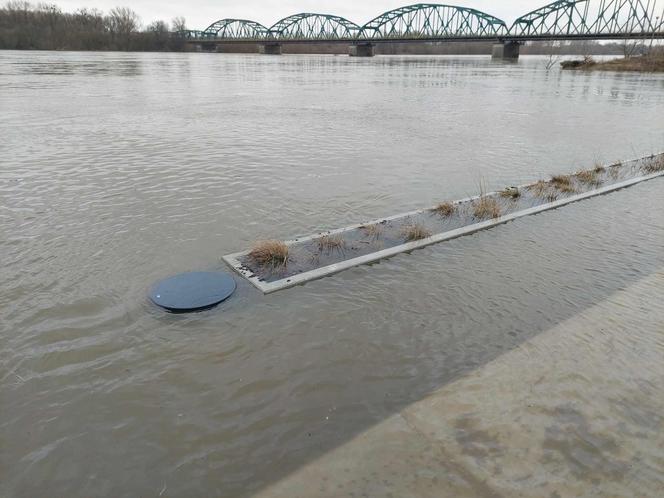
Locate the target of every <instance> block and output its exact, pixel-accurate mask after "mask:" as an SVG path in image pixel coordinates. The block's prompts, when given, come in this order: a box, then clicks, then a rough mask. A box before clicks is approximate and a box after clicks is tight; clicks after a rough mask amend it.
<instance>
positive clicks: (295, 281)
mask: <svg viewBox="0 0 664 498" xmlns="http://www.w3.org/2000/svg"><path fill="white" fill-rule="evenodd" d="M660 176H664V171H660V172H657V173H652V174H650V175H643V176H639V177H636V178H631V179H629V180H624V181H622V182H619V183H614V184H612V185H607V186H606V187H602V188H599V189H596V190H591V191H588V192H584V193H581V194H577V195H573V196H571V197H567V198H565V199H559V200H557V201H554V202H550V203H547V204H541V205H539V206H535V207H532V208H529V209H524V210H521V211H517V212H514V213H510V214H507V215H505V216H501V217H499V218H496V219H492V220H488V221H483V222H480V223H474V224H472V225H467V226H465V227H461V228H457V229H454V230H450V231H447V232H442V233H438V234H435V235H432V236H431V237H427V238H426V239H422V240H416V241H413V242H407V243H404V244H400V245H398V246H394V247H390V248H388V249H382V250H380V251H376V252H373V253H371V254H365V255H363V256H358V257H356V258H352V259H348V260H346V261H341V262H339V263H335V264H332V265H329V266H323V267H321V268H316V269H314V270H310V271H307V272H304V273H300V274H298V275H293V276H291V277H287V278H283V279H281V280H276V281H274V282H264V281H261V280H259V279H258V277H256V276H254V275H253V272H251V270H249V269H246V268H245V267H244V266H243V265H242V263H241V262H240V258H241V257H243V256H246V255H247V254H248V253H249V251H248V250H247V251H242V252H237V253H234V254H229V255H226V256H224V257H223V260H224V261H225V262H226V263H228V265H230V266H231V268H233V270H235V271H236V272H237V273H239V274H240V275H242V276H243V277H244V278H246V279H247V280H249V282H251V284H253V285H254V286H255V287H256V288H257V289H259V290H260V291H262V292H263V293H264V294H270V293H272V292H276V291H279V290H283V289H287V288H289V287H294V286H296V285H301V284H304V283H306V282H310V281H311V280H317V279H319V278H322V277H326V276H328V275H333V274H334V273H338V272H341V271H343V270H347V269H348V268H353V267H355V266H359V265H363V264H367V263H372V262H374V261H378V260H381V259H385V258H389V257H391V256H394V255H396V254H400V253H402V252H408V251H412V250H414V249H419V248H421V247H426V246H429V245H431V244H437V243H439V242H443V241H445V240H450V239H455V238H457V237H462V236H464V235H470V234H473V233H475V232H479V231H481V230H487V229H489V228H492V227H495V226H498V225H502V224H504V223H507V222H509V221H512V220H516V219H518V218H522V217H524V216H530V215H533V214H537V213H541V212H544V211H549V210H551V209H556V208H559V207H562V206H565V205H567V204H571V203H573V202H578V201H581V200H584V199H589V198H591V197H596V196H598V195H604V194H607V193H609V192H614V191H616V190H620V189H623V188H626V187H630V186H632V185H636V184H637V183H641V182H645V181H648V180H652V179H654V178H657V177H660ZM528 185H530V184H528ZM526 186H527V185H523V186H521V187H520V188H524V187H526ZM493 194H495V192H491V193H489V194H486V195H493ZM478 197H479V196H474V197H469V198H466V199H461V200H458V201H455V202H454V204H460V203H463V202H468V201H472V200H475V199H477V198H478ZM429 209H431V208H427V209H419V210H417V211H410V212H408V213H401V214H397V215H394V216H390V217H388V218H381V219H379V220H374V221H369V222H365V223H359V224H355V225H351V226H348V227H345V228H339V229H337V230H330V231H326V232H320V233H317V234H314V235H309V236H306V237H300V238H297V239H293V240H289V241H286V244H287V245H292V244H295V243H299V242H303V241H308V240H311V239H315V238H318V237H320V236H323V235H334V234H340V233H343V232H347V231H349V230H355V229H357V228H359V227H361V226H364V225H370V224H374V223H381V222H383V221H389V220H394V219H398V218H404V217H407V216H412V215H415V214H420V213H423V212H425V211H428V210H429Z"/></svg>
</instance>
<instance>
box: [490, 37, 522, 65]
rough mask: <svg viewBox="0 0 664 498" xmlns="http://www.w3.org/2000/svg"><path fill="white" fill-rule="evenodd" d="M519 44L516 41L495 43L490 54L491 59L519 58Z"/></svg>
mask: <svg viewBox="0 0 664 498" xmlns="http://www.w3.org/2000/svg"><path fill="white" fill-rule="evenodd" d="M520 46H521V44H520V43H519V42H517V41H505V42H501V43H496V44H495V45H494V46H493V50H492V52H491V58H492V59H502V60H512V61H515V60H517V59H518V58H519V47H520Z"/></svg>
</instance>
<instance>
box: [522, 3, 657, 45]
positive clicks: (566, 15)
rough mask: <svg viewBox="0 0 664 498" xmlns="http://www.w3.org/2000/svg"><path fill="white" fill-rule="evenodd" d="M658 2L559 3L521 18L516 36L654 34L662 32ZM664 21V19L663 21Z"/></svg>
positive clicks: (551, 4)
mask: <svg viewBox="0 0 664 498" xmlns="http://www.w3.org/2000/svg"><path fill="white" fill-rule="evenodd" d="M656 8H657V2H656V1H654V0H599V1H598V0H595V1H591V0H558V1H556V2H553V3H550V4H549V5H546V6H544V7H542V8H540V9H537V10H534V11H532V12H529V13H528V14H526V15H525V16H522V17H520V18H518V19H517V20H516V21H515V22H514V24H513V25H512V28H511V29H510V35H512V36H524V37H528V36H534V37H545V36H561V37H562V36H581V37H592V36H598V35H621V34H624V35H638V34H644V35H645V34H651V33H655V32H657V31H658V30H661V29H662V23H661V22H659V21H658V20H657V16H658V15H659V14H660V12H657V11H656V10H655V9H656ZM662 22H664V20H662Z"/></svg>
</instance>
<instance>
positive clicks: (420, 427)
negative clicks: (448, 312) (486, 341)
mask: <svg viewBox="0 0 664 498" xmlns="http://www.w3.org/2000/svg"><path fill="white" fill-rule="evenodd" d="M663 302H664V268H662V269H660V270H659V271H658V272H656V273H654V274H653V275H651V276H649V277H646V278H644V279H642V280H640V281H638V282H637V283H635V284H633V285H631V286H629V287H627V288H626V289H624V290H621V291H618V292H616V293H615V294H613V295H612V296H610V297H609V298H608V299H606V300H605V301H603V302H600V303H598V304H597V305H595V306H593V307H591V308H588V309H587V310H584V311H582V312H580V313H579V314H577V315H576V316H574V317H573V318H570V319H569V320H567V321H564V322H562V323H560V324H558V325H556V326H554V327H553V328H551V329H550V330H548V331H546V332H544V333H542V334H540V335H538V336H537V337H535V338H533V339H532V340H529V341H527V342H525V343H523V344H522V345H521V346H519V347H518V348H516V349H514V350H512V351H510V352H508V353H506V354H504V355H502V356H500V357H498V358H497V359H496V360H494V361H492V362H490V363H488V364H486V365H485V366H483V367H481V368H479V369H477V370H475V371H473V372H472V373H470V374H469V375H466V376H464V377H462V378H460V379H459V380H457V381H455V382H453V383H451V384H449V385H447V386H445V387H444V388H442V389H440V390H439V391H437V392H435V393H434V394H432V395H431V396H429V397H427V398H425V399H423V400H421V401H419V402H417V403H414V404H412V405H411V406H409V407H407V408H405V409H404V410H402V411H401V412H400V413H398V414H395V415H394V416H392V417H390V418H388V419H386V420H385V421H383V422H381V423H380V424H378V425H376V426H374V427H372V428H371V429H369V430H367V431H366V432H364V433H362V434H360V435H359V436H357V437H356V438H354V439H353V440H351V441H349V442H348V443H346V444H344V445H343V446H340V447H338V448H336V449H334V450H333V451H331V452H329V453H327V454H326V455H324V456H322V457H321V458H319V459H318V460H316V461H314V462H312V463H310V464H308V465H306V466H305V467H303V468H301V469H300V470H298V471H297V472H295V473H293V474H292V475H290V476H289V477H287V478H285V479H283V480H282V481H281V482H279V483H277V484H275V485H274V486H272V487H270V488H268V489H266V490H265V491H264V492H262V493H260V494H259V495H258V496H260V497H261V498H278V497H292V498H295V497H340V496H348V497H360V496H362V497H376V496H394V497H434V496H435V497H443V496H445V497H447V496H449V497H478V496H481V497H494V496H501V497H550V498H562V497H577V496H602V497H626V498H627V497H635V496H640V497H653V498H654V497H659V496H663V493H664V473H663V472H662V470H663V469H664V415H663V414H664V394H663V392H662V390H661V385H662V382H663V381H664V376H663V375H662V372H661V368H660V366H661V365H662V364H663V363H664V347H663V346H664V305H663V304H662V303H663ZM612 310H613V311H612ZM615 310H619V312H618V313H616V312H615ZM618 356H619V357H620V358H621V360H620V365H621V366H620V368H616V362H615V361H614V360H615V358H616V357H618ZM626 358H627V359H628V361H625V359H626ZM626 370H627V371H626ZM589 391H590V392H592V393H594V394H593V395H592V396H584V397H580V396H578V393H580V392H589Z"/></svg>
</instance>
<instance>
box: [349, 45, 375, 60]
mask: <svg viewBox="0 0 664 498" xmlns="http://www.w3.org/2000/svg"><path fill="white" fill-rule="evenodd" d="M375 48H376V45H374V44H373V43H355V44H353V45H351V46H350V47H348V55H350V56H351V57H373V56H374V55H376V53H375Z"/></svg>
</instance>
